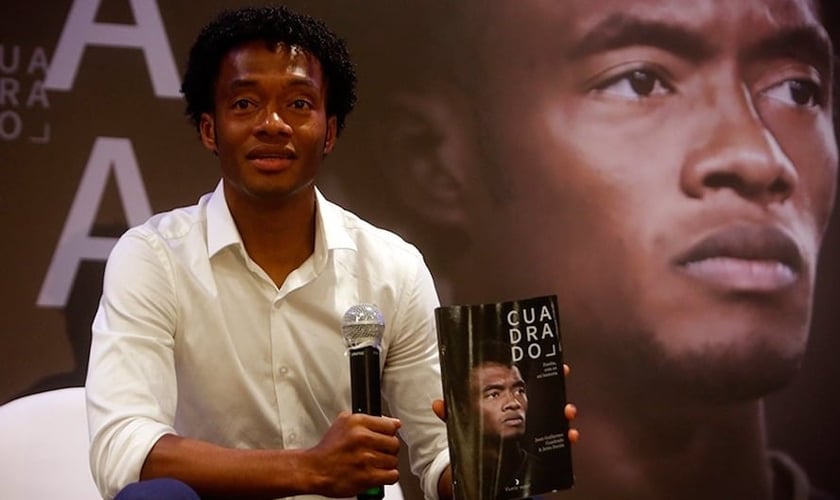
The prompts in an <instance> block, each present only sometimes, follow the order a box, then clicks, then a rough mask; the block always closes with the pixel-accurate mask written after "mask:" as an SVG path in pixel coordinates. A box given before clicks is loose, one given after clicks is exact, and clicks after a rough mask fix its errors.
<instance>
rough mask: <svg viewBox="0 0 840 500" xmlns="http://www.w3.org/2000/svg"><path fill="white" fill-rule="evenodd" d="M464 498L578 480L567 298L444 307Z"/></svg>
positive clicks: (442, 346)
mask: <svg viewBox="0 0 840 500" xmlns="http://www.w3.org/2000/svg"><path fill="white" fill-rule="evenodd" d="M435 321H436V325H437V336H438V349H439V352H440V361H441V372H442V379H443V394H444V400H445V401H446V413H447V418H446V426H447V433H448V439H449V455H450V460H451V465H452V472H453V484H454V492H455V498H456V499H458V500H489V499H499V500H502V499H504V500H510V499H518V498H529V497H532V496H535V495H540V494H543V493H549V492H552V491H559V490H564V489H568V488H571V487H572V485H573V484H574V474H573V471H572V457H571V449H570V443H569V439H568V434H569V422H568V420H567V419H566V417H565V413H564V408H565V406H566V385H565V375H564V373H563V344H562V342H561V338H560V327H559V321H558V310H557V297H556V296H554V295H551V296H542V297H533V298H527V299H521V300H513V301H508V302H499V303H492V304H474V305H452V306H443V307H438V308H437V309H435Z"/></svg>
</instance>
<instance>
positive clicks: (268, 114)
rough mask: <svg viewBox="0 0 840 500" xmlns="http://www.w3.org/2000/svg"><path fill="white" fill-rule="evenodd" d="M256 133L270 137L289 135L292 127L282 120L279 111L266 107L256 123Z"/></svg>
mask: <svg viewBox="0 0 840 500" xmlns="http://www.w3.org/2000/svg"><path fill="white" fill-rule="evenodd" d="M257 133H263V134H270V135H291V133H292V127H291V125H289V123H288V122H286V121H285V120H284V119H283V115H282V114H281V113H280V111H279V110H277V109H276V108H273V107H268V108H266V109H265V111H264V112H263V113H262V116H261V117H260V118H259V119H258V122H257Z"/></svg>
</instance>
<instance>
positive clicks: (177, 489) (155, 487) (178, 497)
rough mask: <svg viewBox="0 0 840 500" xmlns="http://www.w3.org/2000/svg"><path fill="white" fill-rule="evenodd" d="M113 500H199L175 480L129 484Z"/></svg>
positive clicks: (187, 488) (161, 479)
mask: <svg viewBox="0 0 840 500" xmlns="http://www.w3.org/2000/svg"><path fill="white" fill-rule="evenodd" d="M114 500H201V498H200V497H199V496H198V494H197V493H196V492H195V490H193V489H192V488H190V487H189V486H187V484H186V483H183V482H181V481H178V480H177V479H170V478H160V479H149V480H146V481H139V482H136V483H132V484H129V485H128V486H126V487H125V488H123V489H122V490H120V492H119V493H118V494H117V496H116V497H115V498H114Z"/></svg>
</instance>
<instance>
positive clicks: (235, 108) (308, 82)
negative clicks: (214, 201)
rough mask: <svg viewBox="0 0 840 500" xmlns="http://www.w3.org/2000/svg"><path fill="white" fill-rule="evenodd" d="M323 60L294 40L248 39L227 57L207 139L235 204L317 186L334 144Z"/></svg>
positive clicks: (205, 123) (207, 118) (206, 121)
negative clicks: (268, 42) (269, 42)
mask: <svg viewBox="0 0 840 500" xmlns="http://www.w3.org/2000/svg"><path fill="white" fill-rule="evenodd" d="M326 95H327V83H326V81H325V80H324V75H323V71H322V69H321V64H320V63H319V62H318V60H317V59H316V58H315V57H314V56H312V55H311V54H309V53H308V52H306V51H304V50H302V49H300V48H299V47H295V46H288V45H285V44H278V45H276V46H274V47H269V46H267V45H266V44H265V43H264V42H249V43H245V44H242V45H240V46H238V47H236V48H234V49H233V50H231V51H230V52H228V54H227V55H226V56H225V57H224V59H222V62H221V67H220V71H219V76H218V78H217V79H216V91H215V112H214V113H212V114H209V113H205V114H204V115H203V116H202V120H201V125H200V131H201V137H202V141H203V142H204V145H205V146H206V147H207V148H208V149H210V150H211V151H214V152H215V153H217V154H218V156H219V160H220V163H221V167H222V175H223V177H224V179H225V194H226V197H227V199H228V203H229V204H231V206H232V207H235V206H237V205H238V204H242V203H264V202H275V201H282V200H284V199H286V198H287V197H289V196H291V195H294V194H295V193H298V192H300V191H301V190H302V189H305V188H311V187H312V186H313V181H314V178H315V174H316V173H317V171H318V167H319V166H320V164H321V161H322V160H323V157H324V155H325V154H327V153H329V152H330V151H331V149H332V147H333V143H334V139H335V136H336V120H335V117H331V118H329V119H328V118H327V116H326Z"/></svg>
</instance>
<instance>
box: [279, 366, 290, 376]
mask: <svg viewBox="0 0 840 500" xmlns="http://www.w3.org/2000/svg"><path fill="white" fill-rule="evenodd" d="M288 372H289V369H288V368H286V367H285V366H281V367H280V373H281V374H282V375H285V374H286V373H288Z"/></svg>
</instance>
